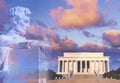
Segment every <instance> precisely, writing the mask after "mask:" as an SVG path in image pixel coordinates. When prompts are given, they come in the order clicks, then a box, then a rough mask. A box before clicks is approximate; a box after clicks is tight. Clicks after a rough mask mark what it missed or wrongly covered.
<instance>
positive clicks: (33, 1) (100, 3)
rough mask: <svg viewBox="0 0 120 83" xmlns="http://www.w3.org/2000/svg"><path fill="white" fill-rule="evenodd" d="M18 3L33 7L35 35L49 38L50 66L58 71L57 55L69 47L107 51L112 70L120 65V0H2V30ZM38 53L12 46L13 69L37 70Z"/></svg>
mask: <svg viewBox="0 0 120 83" xmlns="http://www.w3.org/2000/svg"><path fill="white" fill-rule="evenodd" d="M15 6H23V7H27V8H29V9H30V10H31V26H30V27H29V31H30V32H32V33H33V35H34V36H33V39H35V40H40V41H44V40H48V41H49V44H50V46H51V48H52V52H50V54H48V56H47V58H45V60H47V61H45V62H48V61H49V62H48V63H49V64H47V65H48V68H50V69H53V70H54V71H57V56H61V55H62V53H63V52H66V51H67V52H104V54H105V55H107V56H110V68H111V70H112V69H117V68H119V67H120V0H0V32H2V30H3V28H4V26H5V25H7V23H9V15H8V12H9V9H10V8H12V7H15ZM29 51H30V50H29ZM35 53H36V48H34V49H33V50H32V52H31V51H30V52H28V51H26V49H17V51H16V49H15V50H13V55H14V54H16V56H12V55H11V57H12V59H11V60H10V61H11V64H12V65H13V66H16V67H13V69H14V68H17V69H18V70H16V72H17V71H20V72H22V73H23V72H24V73H30V72H32V73H33V72H35V71H36V70H37V65H38V63H37V57H38V56H37V55H38V54H37V53H36V54H35ZM22 55H23V56H22ZM28 57H29V58H28ZM31 61H32V62H34V63H32V62H31ZM24 63H25V64H24ZM28 65H29V67H26V66H28ZM35 65H36V66H35ZM20 68H21V69H20ZM26 69H27V70H28V71H27V70H26ZM45 69H46V68H45Z"/></svg>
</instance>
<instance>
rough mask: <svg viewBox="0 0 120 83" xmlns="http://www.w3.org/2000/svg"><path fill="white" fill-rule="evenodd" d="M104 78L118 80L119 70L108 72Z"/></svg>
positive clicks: (119, 77)
mask: <svg viewBox="0 0 120 83" xmlns="http://www.w3.org/2000/svg"><path fill="white" fill-rule="evenodd" d="M103 77H104V78H106V77H107V78H113V79H119V80H120V68H119V69H117V70H112V71H110V72H107V73H105V74H104V75H103Z"/></svg>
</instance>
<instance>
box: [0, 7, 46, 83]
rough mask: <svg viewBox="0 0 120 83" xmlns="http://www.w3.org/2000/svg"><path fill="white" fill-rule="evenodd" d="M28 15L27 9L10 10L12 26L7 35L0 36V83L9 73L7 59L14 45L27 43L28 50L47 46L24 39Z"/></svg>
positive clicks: (28, 24)
mask: <svg viewBox="0 0 120 83" xmlns="http://www.w3.org/2000/svg"><path fill="white" fill-rule="evenodd" d="M30 14H31V12H30V10H29V9H28V8H24V7H19V6H17V7H14V8H11V9H10V19H11V22H12V25H13V26H12V27H11V29H10V30H9V31H8V32H7V33H5V34H1V35H0V83H2V78H4V76H5V75H6V73H7V72H8V71H9V64H8V57H9V53H10V51H11V50H12V49H13V47H14V46H15V45H18V44H20V43H25V42H27V45H26V46H27V47H28V48H31V47H32V46H39V47H42V46H43V47H44V46H48V44H42V42H41V43H40V42H38V41H37V40H28V39H26V37H25V35H26V31H27V28H28V27H29V26H30ZM40 51H43V52H45V51H44V50H43V49H40Z"/></svg>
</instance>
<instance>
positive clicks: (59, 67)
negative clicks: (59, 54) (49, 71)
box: [58, 61, 60, 72]
mask: <svg viewBox="0 0 120 83" xmlns="http://www.w3.org/2000/svg"><path fill="white" fill-rule="evenodd" d="M58 72H60V61H58Z"/></svg>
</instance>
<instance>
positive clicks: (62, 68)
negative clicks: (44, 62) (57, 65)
mask: <svg viewBox="0 0 120 83" xmlns="http://www.w3.org/2000/svg"><path fill="white" fill-rule="evenodd" d="M62 72H64V60H62Z"/></svg>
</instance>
